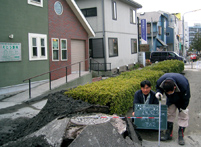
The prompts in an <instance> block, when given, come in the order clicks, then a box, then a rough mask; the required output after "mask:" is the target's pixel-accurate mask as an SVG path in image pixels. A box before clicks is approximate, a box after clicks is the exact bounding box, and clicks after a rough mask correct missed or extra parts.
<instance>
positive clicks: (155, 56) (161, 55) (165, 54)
mask: <svg viewBox="0 0 201 147" xmlns="http://www.w3.org/2000/svg"><path fill="white" fill-rule="evenodd" d="M171 59H175V60H181V61H183V62H184V63H185V61H186V60H185V59H184V58H183V57H181V56H179V55H178V54H177V53H175V52H173V51H154V52H151V55H150V61H151V62H152V63H155V62H160V61H164V60H171Z"/></svg>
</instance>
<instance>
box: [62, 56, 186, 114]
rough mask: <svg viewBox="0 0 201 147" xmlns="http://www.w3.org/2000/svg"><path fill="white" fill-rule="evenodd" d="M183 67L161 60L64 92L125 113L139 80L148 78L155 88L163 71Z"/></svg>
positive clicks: (131, 101) (171, 70) (173, 70)
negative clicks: (139, 68)
mask: <svg viewBox="0 0 201 147" xmlns="http://www.w3.org/2000/svg"><path fill="white" fill-rule="evenodd" d="M183 69H184V64H183V63H182V62H181V61H178V60H177V61H176V60H168V61H162V62H159V63H155V64H152V65H151V66H147V67H145V68H143V69H141V70H133V71H127V72H123V73H121V74H120V75H119V76H117V77H112V78H108V79H106V80H101V81H98V82H94V83H91V84H86V85H83V86H78V87H77V88H74V89H70V90H68V91H66V92H65V93H64V94H66V95H68V96H69V97H73V98H74V99H81V100H83V101H86V102H88V103H91V104H99V105H105V106H109V108H110V113H111V114H113V113H116V114H119V115H120V114H125V113H126V112H127V111H128V110H129V109H130V107H132V105H133V100H134V94H135V92H136V91H137V90H139V89H140V83H141V81H143V80H149V81H150V82H151V83H152V90H155V85H156V81H157V80H158V79H159V78H160V77H161V76H162V75H163V74H164V72H182V71H183Z"/></svg>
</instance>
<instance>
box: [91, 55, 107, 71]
mask: <svg viewBox="0 0 201 147" xmlns="http://www.w3.org/2000/svg"><path fill="white" fill-rule="evenodd" d="M91 60H93V61H95V62H96V63H92V61H91ZM90 70H94V71H98V74H99V71H111V63H100V62H98V61H96V60H94V59H90Z"/></svg>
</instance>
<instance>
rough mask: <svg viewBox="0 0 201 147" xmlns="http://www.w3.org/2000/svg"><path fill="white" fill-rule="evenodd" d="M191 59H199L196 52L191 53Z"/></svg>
mask: <svg viewBox="0 0 201 147" xmlns="http://www.w3.org/2000/svg"><path fill="white" fill-rule="evenodd" d="M190 59H191V60H193V62H194V61H195V60H196V59H197V55H196V54H191V55H190Z"/></svg>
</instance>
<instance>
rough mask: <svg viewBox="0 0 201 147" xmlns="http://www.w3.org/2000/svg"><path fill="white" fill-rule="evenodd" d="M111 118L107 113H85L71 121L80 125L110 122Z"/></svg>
mask: <svg viewBox="0 0 201 147" xmlns="http://www.w3.org/2000/svg"><path fill="white" fill-rule="evenodd" d="M109 120H110V117H109V116H108V115H105V114H93V115H84V116H76V117H72V118H71V122H72V123H75V124H78V125H95V124H101V123H105V122H108V121H109Z"/></svg>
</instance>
